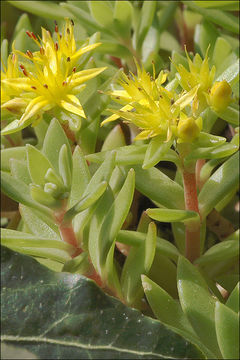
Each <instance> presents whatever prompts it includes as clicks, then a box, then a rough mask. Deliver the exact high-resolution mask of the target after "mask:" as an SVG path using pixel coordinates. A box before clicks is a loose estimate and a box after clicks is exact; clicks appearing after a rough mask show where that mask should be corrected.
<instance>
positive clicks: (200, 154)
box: [184, 143, 239, 166]
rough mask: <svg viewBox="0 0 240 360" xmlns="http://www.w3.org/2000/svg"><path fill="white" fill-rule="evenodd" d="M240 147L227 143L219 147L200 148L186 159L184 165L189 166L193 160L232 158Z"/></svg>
mask: <svg viewBox="0 0 240 360" xmlns="http://www.w3.org/2000/svg"><path fill="white" fill-rule="evenodd" d="M238 148H239V146H238V145H235V144H231V143H226V144H224V145H220V146H217V147H214V148H212V147H209V148H207V147H206V148H198V149H195V150H193V151H191V153H190V154H189V155H187V156H186V157H185V158H184V164H185V166H187V165H188V164H189V163H190V162H191V161H192V160H197V159H221V158H225V157H227V156H231V155H232V154H234V153H235V152H236V151H237V150H238Z"/></svg>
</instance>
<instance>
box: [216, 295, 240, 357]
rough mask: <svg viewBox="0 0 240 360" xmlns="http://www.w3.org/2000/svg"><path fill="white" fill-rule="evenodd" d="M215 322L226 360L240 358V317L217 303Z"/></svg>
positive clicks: (219, 342)
mask: <svg viewBox="0 0 240 360" xmlns="http://www.w3.org/2000/svg"><path fill="white" fill-rule="evenodd" d="M215 321H216V332H217V339H218V344H219V347H220V349H221V352H222V355H223V358H224V359H237V358H238V356H239V351H238V349H239V316H238V314H236V313H235V312H234V311H233V310H231V309H229V308H228V307H227V306H225V305H224V304H222V303H220V302H216V308H215Z"/></svg>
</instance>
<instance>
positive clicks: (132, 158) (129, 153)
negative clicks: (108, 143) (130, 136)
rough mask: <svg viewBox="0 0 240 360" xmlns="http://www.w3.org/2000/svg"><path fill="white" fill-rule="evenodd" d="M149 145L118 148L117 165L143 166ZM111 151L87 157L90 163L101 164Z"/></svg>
mask: <svg viewBox="0 0 240 360" xmlns="http://www.w3.org/2000/svg"><path fill="white" fill-rule="evenodd" d="M146 149H147V145H128V146H121V147H119V148H116V150H115V151H116V164H117V165H134V164H142V163H143V160H144V156H145V152H146ZM108 153H109V151H101V152H99V153H95V154H89V155H86V159H87V160H88V161H90V162H91V161H92V162H97V163H101V162H103V161H104V159H105V158H106V156H107V154H108Z"/></svg>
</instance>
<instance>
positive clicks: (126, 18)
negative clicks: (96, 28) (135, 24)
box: [113, 1, 133, 38]
mask: <svg viewBox="0 0 240 360" xmlns="http://www.w3.org/2000/svg"><path fill="white" fill-rule="evenodd" d="M132 16H133V7H132V4H131V3H130V1H116V2H115V6H114V13H113V20H114V25H115V28H116V30H117V31H118V33H119V34H120V35H121V37H123V38H128V37H129V36H130V30H131V24H132Z"/></svg>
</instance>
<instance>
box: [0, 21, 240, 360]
mask: <svg viewBox="0 0 240 360" xmlns="http://www.w3.org/2000/svg"><path fill="white" fill-rule="evenodd" d="M73 30H74V25H73V22H72V21H71V20H66V22H65V25H64V28H63V31H62V34H60V32H59V30H58V25H57V24H56V25H55V34H54V35H53V36H51V34H50V33H49V31H47V30H46V29H42V38H39V37H36V36H35V34H34V33H33V32H31V31H28V32H27V34H28V36H29V37H30V38H31V40H32V41H34V42H35V44H36V45H37V46H38V47H39V50H38V51H32V52H31V51H30V50H28V51H27V52H26V53H25V52H22V51H20V50H16V49H15V46H14V45H13V52H12V54H10V55H9V57H8V61H7V64H6V65H5V68H4V69H3V73H2V82H1V84H2V97H1V103H2V110H3V111H4V112H6V113H7V114H8V113H12V114H14V115H15V116H16V117H18V119H17V120H15V121H13V122H10V124H9V125H8V126H7V127H6V128H5V129H3V131H2V134H3V136H8V137H9V136H10V137H11V136H14V133H15V132H16V131H19V130H21V129H23V128H25V127H27V126H28V125H29V124H31V123H32V124H33V125H36V126H35V127H34V128H33V130H34V129H40V130H41V131H42V128H41V127H40V128H38V127H39V126H41V124H45V125H44V126H45V128H46V129H45V131H43V134H42V135H41V137H39V132H37V131H36V135H37V138H38V140H39V143H38V144H37V145H36V146H32V145H30V144H27V145H26V146H21V147H10V148H6V149H3V150H2V160H3V161H2V189H3V192H4V193H5V194H6V195H7V196H8V197H10V198H12V199H13V200H15V201H16V202H17V203H19V212H20V215H21V221H20V223H19V225H18V226H17V227H15V229H13V228H12V227H11V228H9V229H2V240H1V241H2V244H3V245H4V246H7V247H9V248H10V249H12V250H14V251H17V252H21V253H23V254H26V255H30V256H32V257H34V258H35V259H36V260H37V261H39V262H40V263H42V264H43V265H45V266H47V267H49V268H50V269H52V270H54V271H63V272H65V271H66V272H70V273H73V274H74V273H80V274H84V275H85V276H87V277H89V278H91V279H94V280H95V281H96V283H97V284H98V285H99V286H100V287H102V288H103V289H105V291H107V292H108V293H110V294H113V295H115V296H116V297H118V298H119V299H120V300H121V301H122V302H124V303H125V304H127V305H129V306H133V307H135V308H138V309H141V310H143V311H145V312H146V313H148V311H149V306H150V307H151V309H152V311H153V313H154V315H155V316H156V318H157V319H159V320H160V321H161V322H162V323H163V324H165V325H166V326H167V327H169V328H170V329H172V330H173V331H175V332H176V333H178V334H180V335H181V336H183V337H185V338H186V339H187V340H188V341H190V342H192V343H193V344H195V345H196V346H197V347H198V348H199V349H200V350H201V351H202V353H203V354H204V356H205V357H207V358H229V357H231V358H234V356H235V353H236V343H237V339H238V337H237V326H236V324H237V311H238V308H237V297H238V294H239V287H238V286H237V285H236V281H235V280H234V281H233V280H231V279H232V278H233V277H234V276H235V275H236V273H237V256H238V251H239V250H238V243H237V241H236V240H237V238H238V233H237V232H235V233H234V231H232V227H231V228H230V230H229V231H228V232H225V233H224V234H222V233H221V236H222V237H221V238H220V239H221V242H219V243H217V244H216V245H214V246H212V247H211V248H210V249H208V250H207V244H206V224H207V225H209V223H208V216H209V215H211V214H212V215H213V223H214V222H216V221H218V222H220V223H221V222H222V221H224V220H223V218H222V217H221V215H220V214H219V213H218V212H220V211H221V209H222V208H224V206H225V205H226V204H227V203H228V202H229V201H230V200H231V198H232V197H233V196H234V194H235V193H236V189H237V175H236V171H235V170H236V168H237V164H238V157H237V153H236V151H237V149H238V134H237V133H236V134H235V136H233V138H232V140H231V142H226V139H225V138H224V137H221V136H216V135H211V134H210V133H209V131H208V130H206V129H208V128H209V126H207V125H208V124H207V123H208V115H209V113H210V114H212V116H213V115H214V114H217V115H218V116H219V117H223V119H226V118H227V119H228V118H230V116H231V115H229V114H234V110H236V94H233V93H232V85H234V84H233V76H232V78H231V76H229V75H228V73H227V70H228V69H227V70H226V73H225V75H224V73H223V75H222V76H220V77H219V76H216V73H217V71H218V68H217V67H216V68H215V66H214V65H212V66H210V65H209V62H210V60H212V59H209V55H208V53H209V49H208V50H206V52H205V56H204V58H202V57H201V56H200V55H199V54H196V55H195V56H194V57H193V58H190V55H189V54H188V53H187V51H186V49H185V53H186V60H187V64H188V65H187V66H186V64H185V65H183V64H179V63H178V62H176V61H175V60H174V58H173V60H172V65H173V67H174V68H175V71H176V75H175V78H174V79H173V80H172V81H168V78H169V77H170V76H171V73H168V72H167V71H163V70H162V71H160V72H159V75H156V70H155V66H154V65H153V73H152V76H151V75H150V74H149V73H148V72H147V71H146V70H145V69H144V67H143V66H142V63H141V62H139V61H136V60H135V62H134V61H131V62H129V63H130V64H131V66H130V67H131V68H132V69H133V71H134V68H136V69H137V71H136V73H131V72H130V73H129V75H127V74H126V73H124V72H122V74H121V75H120V79H119V82H118V84H117V86H118V85H120V86H121V88H119V87H118V88H117V89H115V90H111V91H109V90H107V91H104V94H105V95H110V96H111V98H112V99H113V100H114V102H117V103H118V104H120V105H121V107H120V109H118V110H117V109H116V107H114V106H112V109H110V111H111V112H112V113H113V114H112V115H111V116H110V117H108V118H106V119H105V120H104V121H103V122H102V125H105V124H108V123H110V122H111V121H115V120H119V119H120V118H122V119H123V120H125V122H127V123H128V124H131V123H132V124H133V125H134V126H135V127H134V128H131V127H130V128H131V131H133V132H134V133H135V140H136V143H135V144H132V145H130V146H126V142H125V139H124V138H123V134H122V131H121V129H120V127H119V125H117V126H116V127H115V128H113V130H112V131H110V133H109V134H108V136H107V137H106V136H105V137H104V143H103V146H102V151H101V152H99V153H92V154H91V153H90V154H89V153H88V152H87V151H86V150H85V149H84V152H85V155H84V153H83V151H82V150H81V149H80V147H79V146H76V147H74V146H75V144H74V145H73V144H72V142H70V141H69V139H68V135H69V133H68V132H67V131H66V129H65V127H64V124H62V122H61V121H58V112H57V111H56V112H55V110H58V109H61V108H62V109H64V110H65V111H67V112H68V114H70V115H69V116H71V115H77V116H80V117H86V118H88V112H87V111H84V110H83V107H82V105H81V102H80V100H79V98H78V94H79V92H80V91H81V93H84V88H85V82H86V81H87V80H90V79H92V78H94V77H95V76H97V75H98V74H100V73H101V72H102V71H103V70H105V68H106V67H105V66H104V67H97V68H92V69H91V68H90V69H86V70H80V69H79V68H78V66H80V65H79V59H80V58H81V56H82V55H83V54H84V53H86V52H88V51H90V50H93V49H95V48H96V47H97V46H98V45H100V43H99V42H96V43H94V44H93V45H88V44H86V45H83V46H82V47H80V48H79V49H78V47H77V45H76V42H75V38H74V35H73ZM211 46H214V45H211ZM215 47H216V45H215ZM96 51H97V50H96ZM134 55H136V54H134ZM112 86H113V87H114V88H116V84H115V83H113V84H112ZM105 95H99V94H98V93H97V91H96V93H95V97H97V96H99V97H100V96H105ZM110 108H111V106H110ZM45 114H49V116H50V117H54V116H55V118H54V119H52V120H51V121H49V122H48V121H47V122H46V121H45V120H46V119H45ZM104 114H105V113H104ZM217 115H216V116H217ZM4 119H5V118H4ZM40 120H42V121H41V122H40ZM87 120H88V119H87ZM229 121H230V123H231V120H229ZM233 124H235V123H234V122H233ZM130 126H131V125H130ZM98 128H99V127H97V129H98ZM107 128H108V127H107V126H106V127H104V128H103V129H104V130H105V129H107ZM103 129H100V130H103ZM72 130H73V131H76V132H77V131H79V132H80V133H81V131H82V129H80V130H79V127H78V128H72ZM34 131H35V130H34ZM65 131H66V133H65ZM94 131H96V130H94V128H93V127H92V128H91V133H92V132H94ZM86 134H87V135H86V136H89V141H92V138H91V137H90V133H89V132H88V133H86ZM40 139H41V141H40ZM79 144H80V146H81V145H82V144H81V141H79ZM235 153H236V154H235ZM162 160H163V161H169V162H173V163H174V164H175V165H176V167H177V172H176V178H175V180H171V179H170V178H169V177H168V176H166V175H165V174H164V173H163V172H162V171H161V170H160V169H159V168H158V167H155V165H157V164H158V163H159V162H161V161H162ZM207 160H209V161H207ZM217 166H219V168H218V169H217V170H215V168H216V167H217ZM213 170H215V172H214V173H213V175H211V172H212V171H213ZM135 187H136V189H137V190H138V191H139V192H140V193H142V194H144V195H145V196H147V197H148V198H149V199H150V200H151V201H152V202H153V203H155V205H156V206H157V207H156V208H153V209H147V210H146V211H144V212H143V213H142V216H141V218H140V219H139V220H137V225H134V223H133V224H132V217H133V216H132V215H134V214H133V211H134V210H133V209H134V207H132V208H131V204H132V203H134V201H135V200H133V199H134V189H135ZM214 208H215V209H214ZM214 211H215V212H214ZM151 219H153V220H157V221H159V222H169V223H172V229H173V235H174V240H175V245H176V246H175V245H173V244H172V243H171V242H170V241H168V240H169V239H168V240H166V239H164V238H163V237H165V234H164V233H160V234H157V228H156V225H155V224H154V222H153V221H152V220H151ZM210 225H211V224H210ZM134 228H136V231H135V230H133V229H134ZM160 228H161V227H160ZM129 229H131V230H129ZM160 231H161V230H160ZM158 235H160V236H158ZM117 249H118V251H120V252H122V254H123V255H124V263H123V265H120V263H119V262H118V261H117V259H116V257H115V254H116V251H117ZM188 260H190V262H189V261H188ZM191 263H193V264H191ZM194 265H197V267H196V266H194ZM224 276H225V277H224ZM226 276H229V279H230V280H229V279H228V278H227V280H226ZM218 284H220V285H222V287H223V288H224V289H226V290H227V291H228V292H229V293H231V295H230V297H229V299H228V300H227V301H226V300H225V299H224V298H223V295H222V294H223V291H222V289H221V288H220V287H219V285H218ZM235 285H236V286H235ZM219 288H220V290H221V292H220V291H219ZM233 289H234V290H233ZM232 290H233V291H232ZM144 293H145V296H146V298H147V300H148V304H146V302H144V301H143V298H144ZM206 318H207V320H206ZM226 319H228V320H227V321H226ZM229 319H230V320H229ZM229 321H230V322H229ZM229 323H231V329H229V328H228V326H227V324H229ZM227 331H231V337H229V335H227Z"/></svg>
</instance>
